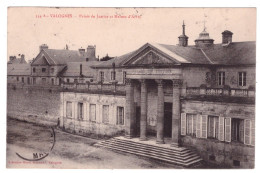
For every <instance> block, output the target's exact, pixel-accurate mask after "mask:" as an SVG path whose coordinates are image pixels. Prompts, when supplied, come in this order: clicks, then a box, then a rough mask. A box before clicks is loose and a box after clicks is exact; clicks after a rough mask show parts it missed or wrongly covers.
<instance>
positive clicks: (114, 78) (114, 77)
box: [111, 71, 116, 80]
mask: <svg viewBox="0 0 260 173" xmlns="http://www.w3.org/2000/svg"><path fill="white" fill-rule="evenodd" d="M111 80H116V72H115V71H111Z"/></svg>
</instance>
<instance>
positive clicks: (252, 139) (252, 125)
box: [251, 120, 255, 146]
mask: <svg viewBox="0 0 260 173" xmlns="http://www.w3.org/2000/svg"><path fill="white" fill-rule="evenodd" d="M251 145H253V146H254V145H255V120H252V121H251Z"/></svg>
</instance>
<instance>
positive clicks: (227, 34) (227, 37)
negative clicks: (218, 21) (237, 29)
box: [222, 30, 233, 44]
mask: <svg viewBox="0 0 260 173" xmlns="http://www.w3.org/2000/svg"><path fill="white" fill-rule="evenodd" d="M232 35H233V33H232V32H231V31H228V30H225V31H224V32H222V44H227V43H231V42H232Z"/></svg>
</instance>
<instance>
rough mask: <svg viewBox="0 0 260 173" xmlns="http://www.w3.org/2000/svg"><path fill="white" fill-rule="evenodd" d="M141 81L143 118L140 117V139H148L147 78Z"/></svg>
mask: <svg viewBox="0 0 260 173" xmlns="http://www.w3.org/2000/svg"><path fill="white" fill-rule="evenodd" d="M140 82H141V118H140V121H141V122H140V140H141V141H144V140H147V138H146V128H147V84H146V81H145V79H143V80H140Z"/></svg>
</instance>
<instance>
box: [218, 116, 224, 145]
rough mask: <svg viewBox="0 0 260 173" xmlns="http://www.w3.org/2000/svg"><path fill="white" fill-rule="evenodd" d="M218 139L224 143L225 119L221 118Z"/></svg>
mask: <svg viewBox="0 0 260 173" xmlns="http://www.w3.org/2000/svg"><path fill="white" fill-rule="evenodd" d="M218 139H219V140H220V141H224V117H219V129H218Z"/></svg>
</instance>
